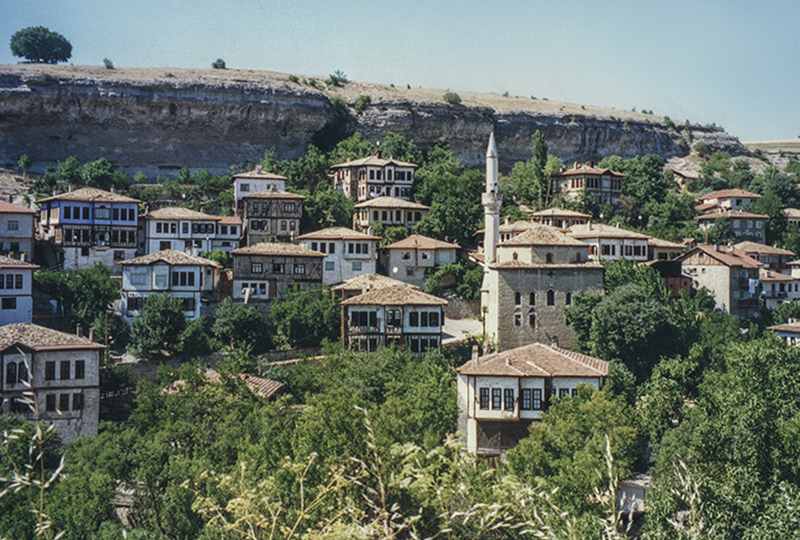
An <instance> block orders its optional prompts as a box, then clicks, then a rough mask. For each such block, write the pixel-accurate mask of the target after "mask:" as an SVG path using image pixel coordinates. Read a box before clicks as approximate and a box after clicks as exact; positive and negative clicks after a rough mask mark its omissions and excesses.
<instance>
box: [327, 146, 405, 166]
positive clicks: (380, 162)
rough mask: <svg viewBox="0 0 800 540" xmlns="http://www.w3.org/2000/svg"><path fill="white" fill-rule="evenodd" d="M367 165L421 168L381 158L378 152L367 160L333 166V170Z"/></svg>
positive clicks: (390, 158) (396, 160) (362, 159)
mask: <svg viewBox="0 0 800 540" xmlns="http://www.w3.org/2000/svg"><path fill="white" fill-rule="evenodd" d="M365 165H372V166H374V167H385V166H386V165H394V166H395V167H413V168H414V169H416V168H417V167H419V165H415V164H414V163H408V162H406V161H400V160H399V159H394V158H393V157H389V159H386V158H384V157H382V156H381V151H380V150H378V151H377V152H375V153H374V154H372V155H371V156H367V157H365V158H361V159H354V160H352V161H350V160H347V161H345V162H344V163H337V164H336V165H331V169H344V168H349V167H363V166H365Z"/></svg>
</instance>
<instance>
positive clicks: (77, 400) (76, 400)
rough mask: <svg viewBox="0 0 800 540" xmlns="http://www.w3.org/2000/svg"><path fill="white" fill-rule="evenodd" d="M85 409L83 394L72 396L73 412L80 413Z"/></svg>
mask: <svg viewBox="0 0 800 540" xmlns="http://www.w3.org/2000/svg"><path fill="white" fill-rule="evenodd" d="M81 409H83V394H72V410H73V411H80V410H81Z"/></svg>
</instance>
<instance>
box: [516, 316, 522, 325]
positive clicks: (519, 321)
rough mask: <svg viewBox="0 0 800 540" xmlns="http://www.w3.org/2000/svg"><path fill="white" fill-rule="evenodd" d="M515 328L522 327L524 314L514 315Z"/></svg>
mask: <svg viewBox="0 0 800 540" xmlns="http://www.w3.org/2000/svg"><path fill="white" fill-rule="evenodd" d="M514 326H522V313H514Z"/></svg>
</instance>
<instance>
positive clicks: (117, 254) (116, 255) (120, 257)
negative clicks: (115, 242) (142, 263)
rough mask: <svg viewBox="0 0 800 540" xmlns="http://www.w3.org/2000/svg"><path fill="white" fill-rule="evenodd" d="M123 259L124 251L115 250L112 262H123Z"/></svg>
mask: <svg viewBox="0 0 800 540" xmlns="http://www.w3.org/2000/svg"><path fill="white" fill-rule="evenodd" d="M115 232H116V231H115ZM124 258H125V252H124V251H122V250H119V249H117V250H114V260H115V261H121V260H123V259H124Z"/></svg>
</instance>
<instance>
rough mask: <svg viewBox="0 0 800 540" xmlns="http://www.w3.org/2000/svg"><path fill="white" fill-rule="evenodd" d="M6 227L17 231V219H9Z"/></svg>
mask: <svg viewBox="0 0 800 540" xmlns="http://www.w3.org/2000/svg"><path fill="white" fill-rule="evenodd" d="M7 229H8V230H9V231H18V230H19V221H9V222H8V224H7Z"/></svg>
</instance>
